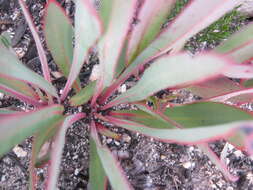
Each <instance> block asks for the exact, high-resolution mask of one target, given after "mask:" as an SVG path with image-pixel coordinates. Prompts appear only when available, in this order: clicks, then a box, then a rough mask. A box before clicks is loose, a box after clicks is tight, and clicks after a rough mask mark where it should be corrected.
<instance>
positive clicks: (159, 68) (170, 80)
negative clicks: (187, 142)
mask: <svg viewBox="0 0 253 190" xmlns="http://www.w3.org/2000/svg"><path fill="white" fill-rule="evenodd" d="M214 63H215V64H214ZM226 67H228V61H227V60H225V59H222V58H221V57H219V56H216V55H212V54H200V55H199V56H196V57H194V58H192V57H191V56H190V55H188V54H186V53H182V54H176V55H173V56H164V57H161V58H159V59H157V60H156V61H155V62H154V63H153V64H152V65H151V66H150V67H149V68H148V69H146V70H145V72H144V74H143V76H142V77H141V79H140V80H139V81H138V82H137V84H136V85H135V86H134V87H132V88H131V89H129V90H127V91H126V92H125V93H123V94H121V95H120V96H118V97H117V98H116V99H114V100H113V101H112V102H110V103H109V104H107V105H106V106H105V108H108V107H110V106H111V105H114V104H118V103H125V102H135V101H140V100H143V99H146V98H147V97H148V96H151V95H152V94H154V93H155V92H158V91H160V90H162V89H165V88H172V87H177V86H182V85H187V84H190V83H191V84H192V83H196V82H199V81H203V80H206V79H208V78H211V77H215V76H217V75H219V74H220V73H222V71H224V69H225V68H226ZM182 68H184V69H182ZM166 71H167V72H166ZM179 76H180V77H179Z"/></svg>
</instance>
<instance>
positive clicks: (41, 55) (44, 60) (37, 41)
mask: <svg viewBox="0 0 253 190" xmlns="http://www.w3.org/2000/svg"><path fill="white" fill-rule="evenodd" d="M18 2H19V5H20V7H21V9H22V11H23V14H24V16H25V19H26V21H27V23H28V26H29V28H30V30H31V33H32V35H33V38H34V41H35V44H36V47H37V50H38V54H39V58H40V62H41V66H42V71H43V75H44V78H45V79H46V80H47V81H48V82H50V81H51V77H50V71H49V68H48V64H47V57H46V53H45V51H44V48H43V45H42V43H41V40H40V37H39V35H38V32H37V29H36V27H35V25H34V23H33V21H32V17H31V15H30V13H29V11H28V10H27V7H26V5H25V3H24V1H23V0H18Z"/></svg>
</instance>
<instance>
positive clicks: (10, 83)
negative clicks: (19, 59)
mask: <svg viewBox="0 0 253 190" xmlns="http://www.w3.org/2000/svg"><path fill="white" fill-rule="evenodd" d="M0 91H1V92H3V93H5V94H8V95H11V96H14V97H16V98H18V99H20V100H22V101H24V102H26V103H29V104H32V105H34V106H41V105H43V102H40V101H39V97H38V95H37V94H36V93H35V92H34V91H33V90H32V88H31V87H29V86H28V85H27V84H26V83H24V82H22V81H18V80H14V79H11V78H5V77H1V78H0Z"/></svg>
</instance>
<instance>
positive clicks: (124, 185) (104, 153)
mask: <svg viewBox="0 0 253 190" xmlns="http://www.w3.org/2000/svg"><path fill="white" fill-rule="evenodd" d="M95 127H96V126H95V124H94V123H92V126H91V137H92V138H93V140H94V142H95V144H96V148H97V153H98V155H99V158H100V161H101V163H102V165H103V168H104V170H105V172H106V174H107V176H108V178H109V181H110V184H111V186H112V188H113V189H115V190H116V189H124V190H130V189H133V188H132V187H131V185H130V184H129V182H128V180H127V179H126V176H125V175H124V172H123V169H122V168H121V166H120V163H119V162H118V161H117V159H116V158H115V157H114V156H113V154H112V153H111V151H110V150H109V149H108V148H107V147H106V146H103V145H101V143H100V142H99V139H98V136H97V132H96V129H95Z"/></svg>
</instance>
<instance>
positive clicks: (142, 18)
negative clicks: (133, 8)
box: [127, 0, 175, 62]
mask: <svg viewBox="0 0 253 190" xmlns="http://www.w3.org/2000/svg"><path fill="white" fill-rule="evenodd" d="M174 3H175V0H156V1H150V0H145V1H144V2H143V5H142V7H141V10H140V13H139V15H138V18H137V20H138V23H137V24H136V25H135V26H134V27H133V31H132V32H131V36H130V40H129V44H128V52H127V57H128V60H129V62H131V60H133V59H134V58H135V57H136V56H137V55H138V54H139V53H140V52H141V51H142V50H144V49H145V48H146V47H147V46H148V45H149V43H150V42H151V41H152V40H153V39H154V38H155V37H156V36H157V34H158V33H159V32H160V31H161V26H162V24H164V22H165V21H166V19H167V16H168V15H169V13H170V10H171V8H172V6H173V5H174Z"/></svg>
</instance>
